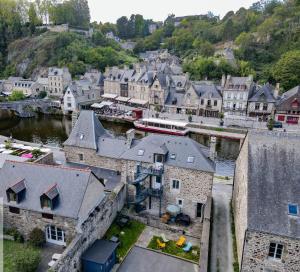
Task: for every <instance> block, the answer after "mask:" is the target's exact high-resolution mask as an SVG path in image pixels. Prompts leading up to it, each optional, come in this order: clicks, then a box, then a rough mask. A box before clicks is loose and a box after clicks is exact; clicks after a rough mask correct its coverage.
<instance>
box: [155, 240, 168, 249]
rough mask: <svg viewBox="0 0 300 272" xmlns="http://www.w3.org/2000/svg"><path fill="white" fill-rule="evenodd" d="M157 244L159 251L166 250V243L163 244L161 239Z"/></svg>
mask: <svg viewBox="0 0 300 272" xmlns="http://www.w3.org/2000/svg"><path fill="white" fill-rule="evenodd" d="M156 242H157V246H158V248H159V249H164V248H165V247H166V243H162V242H161V241H160V240H159V239H157V240H156Z"/></svg>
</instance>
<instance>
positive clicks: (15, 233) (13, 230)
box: [4, 228, 24, 243]
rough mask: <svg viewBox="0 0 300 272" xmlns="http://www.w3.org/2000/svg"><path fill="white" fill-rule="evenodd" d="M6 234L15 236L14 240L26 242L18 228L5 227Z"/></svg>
mask: <svg viewBox="0 0 300 272" xmlns="http://www.w3.org/2000/svg"><path fill="white" fill-rule="evenodd" d="M4 234H6V235H10V236H12V237H14V240H15V241H16V242H18V243H24V237H23V235H22V234H21V233H20V232H19V231H18V230H17V229H16V228H11V229H5V230H4Z"/></svg>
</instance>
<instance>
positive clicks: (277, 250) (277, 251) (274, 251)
mask: <svg viewBox="0 0 300 272" xmlns="http://www.w3.org/2000/svg"><path fill="white" fill-rule="evenodd" d="M282 251H283V245H282V244H278V243H270V247H269V257H270V258H273V259H277V260H281V256H282Z"/></svg>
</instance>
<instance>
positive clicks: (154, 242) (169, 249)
mask: <svg viewBox="0 0 300 272" xmlns="http://www.w3.org/2000/svg"><path fill="white" fill-rule="evenodd" d="M180 239H181V237H180V238H179V240H178V241H180ZM182 239H183V238H182ZM158 241H159V242H158ZM178 241H172V240H169V241H168V240H165V241H163V239H162V237H159V236H153V237H152V239H151V241H150V243H149V245H148V248H150V249H154V250H160V251H161V252H163V253H166V254H170V255H173V256H176V257H179V258H183V259H187V260H190V261H193V262H196V263H198V262H199V258H200V248H199V247H198V246H194V245H190V244H189V243H186V244H182V246H178ZM187 245H190V246H189V248H188V250H186V251H185V250H184V249H185V246H187Z"/></svg>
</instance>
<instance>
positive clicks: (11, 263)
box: [3, 240, 41, 272]
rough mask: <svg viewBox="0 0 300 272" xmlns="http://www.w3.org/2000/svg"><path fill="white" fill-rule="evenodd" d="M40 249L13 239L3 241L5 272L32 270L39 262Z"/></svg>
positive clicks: (28, 271) (27, 271) (26, 271)
mask: <svg viewBox="0 0 300 272" xmlns="http://www.w3.org/2000/svg"><path fill="white" fill-rule="evenodd" d="M40 254H41V251H40V249H37V248H33V247H31V246H28V245H26V244H21V243H18V242H14V241H9V240H4V241H3V259H4V271H5V272H16V271H22V272H34V271H36V269H37V267H38V264H39V262H40Z"/></svg>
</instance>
